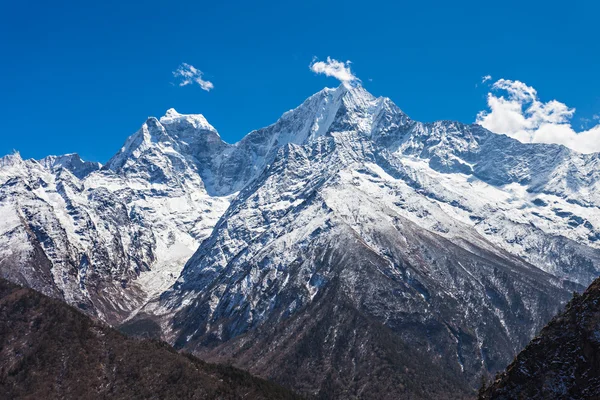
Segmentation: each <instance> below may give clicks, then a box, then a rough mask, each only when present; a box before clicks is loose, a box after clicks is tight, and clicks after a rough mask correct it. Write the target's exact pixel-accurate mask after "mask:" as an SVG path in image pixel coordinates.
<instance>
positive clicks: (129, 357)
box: [0, 279, 298, 400]
mask: <svg viewBox="0 0 600 400" xmlns="http://www.w3.org/2000/svg"><path fill="white" fill-rule="evenodd" d="M0 359H1V360H2V364H1V365H0V393H2V398H4V399H13V400H16V399H42V398H43V399H107V398H110V399H134V398H140V399H142V398H143V399H182V398H183V399H241V398H252V399H297V398H298V397H297V396H295V395H293V394H292V393H290V392H288V391H287V390H285V389H282V388H280V387H277V386H276V385H274V384H271V383H269V382H265V381H263V380H261V379H258V378H254V377H252V376H250V375H249V374H248V373H245V372H242V371H239V370H236V369H234V368H232V367H225V366H217V365H211V364H206V363H204V362H202V361H200V360H198V359H196V358H194V357H191V356H189V355H183V354H178V353H177V352H175V351H174V350H173V349H172V348H170V347H169V346H167V345H166V344H164V343H158V342H149V341H140V340H133V339H128V338H126V337H124V336H123V335H121V334H119V333H118V332H116V331H115V330H113V329H111V328H109V327H107V326H104V325H102V324H99V323H96V322H94V321H92V320H91V319H90V318H88V317H86V316H84V315H83V314H80V313H79V312H77V311H76V310H75V309H73V308H71V307H69V306H67V305H65V304H64V303H61V302H59V301H57V300H54V299H50V298H47V297H45V296H43V295H41V294H39V293H36V292H34V291H33V290H31V289H25V288H21V287H18V286H16V285H13V284H10V283H8V282H7V281H5V280H4V279H0Z"/></svg>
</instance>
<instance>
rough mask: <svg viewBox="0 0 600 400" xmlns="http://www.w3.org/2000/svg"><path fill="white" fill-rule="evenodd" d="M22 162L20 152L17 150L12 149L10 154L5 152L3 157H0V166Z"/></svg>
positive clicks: (9, 165)
mask: <svg viewBox="0 0 600 400" xmlns="http://www.w3.org/2000/svg"><path fill="white" fill-rule="evenodd" d="M22 163H23V158H21V153H19V152H18V151H14V152H12V153H11V154H7V155H5V156H4V157H2V158H0V167H11V166H14V165H17V164H22Z"/></svg>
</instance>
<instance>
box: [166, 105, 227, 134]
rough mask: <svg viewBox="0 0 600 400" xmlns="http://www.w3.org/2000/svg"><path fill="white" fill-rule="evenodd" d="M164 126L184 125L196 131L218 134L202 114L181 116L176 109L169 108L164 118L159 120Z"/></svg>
mask: <svg viewBox="0 0 600 400" xmlns="http://www.w3.org/2000/svg"><path fill="white" fill-rule="evenodd" d="M159 121H160V123H161V124H162V125H171V124H184V125H191V126H192V127H193V128H195V129H201V130H207V131H213V132H216V131H217V130H216V129H215V128H214V127H213V126H212V125H211V124H209V123H208V121H207V120H206V118H204V115H202V114H180V113H179V112H177V111H176V110H175V109H174V108H169V109H168V110H167V112H166V113H165V115H164V116H162V117H161V118H160V119H159Z"/></svg>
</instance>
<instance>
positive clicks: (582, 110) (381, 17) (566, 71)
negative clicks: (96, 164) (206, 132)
mask: <svg viewBox="0 0 600 400" xmlns="http://www.w3.org/2000/svg"><path fill="white" fill-rule="evenodd" d="M83 3H86V4H85V5H84V4H83ZM124 3H126V4H124ZM599 14H600V5H598V4H597V3H596V2H591V1H586V2H578V1H574V2H569V3H564V2H560V3H559V2H557V1H544V2H542V1H528V2H522V1H519V2H517V1H503V2H478V1H462V2H461V1H456V2H447V1H418V2H417V1H413V2H397V1H376V0H372V1H368V2H364V1H362V2H360V1H353V0H349V1H343V2H342V1H336V2H334V1H296V2H287V1H283V2H282V1H220V2H205V1H170V2H166V1H153V0H149V1H144V2H123V1H111V0H108V1H102V2H94V3H91V2H79V1H78V2H76V1H56V2H48V1H29V0H20V1H18V2H17V1H1V2H0V35H1V36H0V37H2V38H3V39H2V40H1V41H0V54H2V57H1V62H0V93H1V96H0V118H1V121H2V126H1V127H0V139H1V140H0V154H6V153H9V152H11V151H12V150H13V149H16V150H19V151H20V152H21V154H22V155H23V157H27V158H28V157H35V158H38V157H43V156H45V155H47V154H62V153H68V152H78V153H80V154H81V155H82V157H84V158H85V159H90V160H96V161H101V162H105V161H106V160H107V159H108V158H109V157H110V156H111V155H112V154H114V153H115V152H116V151H117V150H118V149H119V148H120V147H121V145H122V143H123V142H124V140H125V139H126V137H127V136H129V135H130V134H132V133H133V132H134V131H136V130H137V129H138V128H139V126H140V125H141V124H142V123H143V122H144V120H145V119H146V117H148V116H150V115H154V116H161V115H162V114H164V112H165V111H166V110H167V109H168V108H170V107H174V108H176V109H177V110H178V111H180V112H182V113H202V114H204V116H205V117H206V118H207V119H208V121H209V122H210V123H211V124H212V125H214V126H215V127H216V128H217V129H218V130H219V132H220V133H221V136H222V137H223V138H224V139H225V140H227V141H229V142H235V141H237V140H239V139H240V138H241V137H243V136H244V135H245V134H246V133H248V132H249V131H251V130H252V129H256V128H260V127H263V126H265V125H268V124H270V123H272V122H274V121H275V120H276V119H277V118H278V117H279V116H280V115H281V114H282V113H283V112H285V111H286V110H288V109H290V108H293V107H295V106H297V105H298V104H300V103H301V102H302V101H303V100H304V99H305V98H306V97H308V96H309V95H311V94H312V93H314V92H316V91H318V90H320V89H322V88H323V87H325V86H329V87H334V86H337V85H338V84H339V82H337V81H336V80H335V79H334V78H331V77H326V76H324V75H317V74H315V73H314V72H312V71H311V70H310V69H309V64H310V63H311V61H312V60H313V57H318V58H319V60H326V58H327V57H328V56H330V57H332V58H334V59H337V60H341V61H346V60H351V61H352V64H351V69H352V71H353V72H354V73H355V74H356V76H358V77H359V78H360V79H361V80H362V81H363V85H364V86H365V88H366V89H367V90H369V91H370V92H371V93H373V94H374V95H378V96H379V95H384V96H387V97H390V98H391V99H392V100H394V102H395V103H396V104H397V105H398V106H399V107H400V108H402V109H403V110H404V111H405V112H406V113H407V114H409V115H410V116H411V117H412V118H413V119H417V120H421V121H433V120H439V119H453V120H459V121H463V122H473V121H475V120H476V118H477V114H478V113H479V112H480V111H482V110H486V109H487V107H488V104H487V100H486V95H487V93H488V92H489V91H490V84H491V83H493V82H495V81H497V80H498V79H500V78H504V79H508V80H511V81H521V82H524V83H526V84H527V85H530V86H531V87H533V88H535V89H536V90H537V95H539V98H540V99H541V100H542V101H544V102H547V101H550V100H553V99H557V100H559V101H560V102H562V103H564V104H566V105H568V107H573V108H576V110H577V111H576V112H575V114H574V115H572V116H570V118H571V120H570V121H571V123H572V125H573V128H574V129H575V130H581V129H583V128H581V126H586V127H587V128H590V127H591V126H593V125H594V124H595V123H597V120H594V115H597V114H598V113H600V79H598V76H597V75H598V70H599V66H600V51H599V50H600V49H599V46H600V45H599V38H600V34H598V30H597V18H598V15H599ZM182 63H188V64H189V65H193V66H194V67H196V68H197V69H199V70H201V71H203V73H204V74H203V79H205V80H206V81H210V82H211V83H212V84H213V85H214V88H212V89H211V90H210V91H205V90H203V89H202V88H201V87H200V86H199V85H197V84H190V85H186V86H179V85H178V82H180V81H179V80H177V79H176V78H175V77H174V76H173V74H172V72H173V71H175V70H176V69H177V68H178V66H180V65H181V64H182ZM485 75H491V76H492V77H493V80H490V81H488V82H486V84H481V80H482V77H483V76H485ZM498 96H500V94H498ZM488 120H489V121H492V122H490V123H491V124H493V120H494V119H493V118H488ZM563 122H564V121H563ZM490 126H492V125H490ZM493 126H498V124H496V125H493ZM587 128H586V129H587ZM515 135H517V136H518V135H519V134H518V133H515Z"/></svg>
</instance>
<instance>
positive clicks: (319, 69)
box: [309, 57, 360, 86]
mask: <svg viewBox="0 0 600 400" xmlns="http://www.w3.org/2000/svg"><path fill="white" fill-rule="evenodd" d="M350 64H351V63H350V61H346V62H343V61H338V60H334V59H333V58H331V57H327V61H316V59H313V62H312V63H311V64H310V65H309V68H310V69H311V71H313V72H315V73H317V74H325V75H326V76H332V77H334V78H336V79H337V80H339V81H340V82H342V83H343V84H344V85H345V86H347V85H349V84H351V83H357V82H360V79H358V78H357V77H356V76H355V75H354V74H353V73H352V71H351V70H350Z"/></svg>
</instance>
